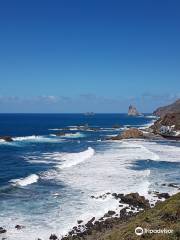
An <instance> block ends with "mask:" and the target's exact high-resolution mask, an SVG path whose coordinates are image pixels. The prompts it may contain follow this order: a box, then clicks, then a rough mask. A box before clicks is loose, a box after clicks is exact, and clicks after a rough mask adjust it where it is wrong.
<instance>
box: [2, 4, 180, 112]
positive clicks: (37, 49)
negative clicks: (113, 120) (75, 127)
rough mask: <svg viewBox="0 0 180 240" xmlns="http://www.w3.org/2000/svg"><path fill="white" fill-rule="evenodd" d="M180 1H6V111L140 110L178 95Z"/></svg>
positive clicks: (4, 85) (157, 104)
mask: <svg viewBox="0 0 180 240" xmlns="http://www.w3.org/2000/svg"><path fill="white" fill-rule="evenodd" d="M179 9H180V2H179V1H178V0H171V1H170V0H165V1H163V2H162V1H157V0H156V1H155V0H149V1H144V0H137V1H133V0H127V1H117V0H111V1H110V0H104V1H102V0H96V1H95V0H91V1H83V0H77V1H73V0H62V1H58V0H54V1H50V0H43V1H42V0H36V1H35V0H27V1H23V0H16V1H13V0H6V1H2V2H1V3H0V32H1V37H0V83H1V85H0V112H1V113H6V112H8V113H10V112H12V113H15V112H22V113H25V112H29V113H43V112H47V113H55V112H57V113H63V112H69V113H71V112H72V113H74V112H77V113H78V112H87V111H93V112H99V113H105V112H107V113H110V112H113V113H114V112H127V108H128V106H129V105H130V104H134V105H136V106H137V108H138V110H139V111H140V112H152V111H153V110H154V109H155V108H157V107H159V106H162V105H166V104H169V103H171V102H173V101H175V100H176V99H178V98H180V84H179V83H180V66H179V63H180V45H179V42H180V14H179Z"/></svg>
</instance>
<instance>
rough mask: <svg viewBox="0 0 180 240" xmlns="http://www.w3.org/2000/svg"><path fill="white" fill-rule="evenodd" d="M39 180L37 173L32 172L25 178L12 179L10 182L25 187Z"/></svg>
mask: <svg viewBox="0 0 180 240" xmlns="http://www.w3.org/2000/svg"><path fill="white" fill-rule="evenodd" d="M38 180H39V176H38V175H36V174H31V175H29V176H28V177H25V178H19V179H12V180H10V183H11V184H12V185H13V186H21V187H25V186H27V185H30V184H32V183H36V182H37V181H38Z"/></svg>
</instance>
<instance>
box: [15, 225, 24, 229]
mask: <svg viewBox="0 0 180 240" xmlns="http://www.w3.org/2000/svg"><path fill="white" fill-rule="evenodd" d="M15 228H16V229H17V230H21V229H22V228H25V226H22V225H16V226H15Z"/></svg>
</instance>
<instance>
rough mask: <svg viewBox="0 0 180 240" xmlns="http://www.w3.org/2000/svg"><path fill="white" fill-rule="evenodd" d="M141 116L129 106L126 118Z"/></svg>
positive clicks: (133, 107)
mask: <svg viewBox="0 0 180 240" xmlns="http://www.w3.org/2000/svg"><path fill="white" fill-rule="evenodd" d="M140 115H141V114H140V113H139V112H138V110H137V109H136V107H135V106H133V105H130V106H129V110H128V116H140Z"/></svg>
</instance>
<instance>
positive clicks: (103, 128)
mask: <svg viewBox="0 0 180 240" xmlns="http://www.w3.org/2000/svg"><path fill="white" fill-rule="evenodd" d="M152 120H153V118H151V116H149V115H148V114H147V115H146V116H143V117H129V116H127V114H95V115H93V116H85V115H83V114H0V135H1V136H3V135H5V136H7V135H10V136H12V137H13V140H14V141H13V142H9V143H7V142H4V141H0V226H3V227H5V228H6V229H8V232H7V234H6V237H7V238H8V239H9V240H14V239H18V240H20V239H23V240H26V239H27V240H29V239H31V240H33V239H34V240H35V239H37V237H40V238H42V239H44V240H45V239H48V238H49V235H50V234H51V233H56V234H57V235H58V236H61V235H63V234H65V233H67V232H68V230H70V229H71V228H72V227H73V226H74V225H76V223H77V220H78V219H83V220H84V221H87V220H88V219H90V218H91V217H92V216H96V217H97V218H98V217H101V216H102V215H103V214H104V213H105V212H106V211H107V210H109V209H114V210H117V209H118V202H117V201H116V200H114V199H112V198H111V197H109V198H106V199H101V200H94V199H92V198H91V196H92V195H97V196H98V195H100V194H103V193H106V192H108V191H110V192H119V193H120V192H121V193H128V192H132V191H136V192H139V193H140V194H143V195H145V196H146V197H148V198H149V199H151V200H152V201H154V200H155V199H154V198H153V195H151V194H150V192H152V191H153V190H156V191H157V190H158V191H166V192H167V191H168V192H169V193H174V192H175V191H176V189H174V188H169V187H167V186H165V187H162V184H164V183H166V184H168V183H175V184H179V182H180V144H179V143H178V142H175V141H167V140H165V141H147V140H146V141H145V140H135V139H133V140H124V141H121V142H117V141H110V140H107V138H108V137H109V136H113V135H116V134H118V133H119V132H121V131H122V130H124V129H125V128H127V127H138V128H144V127H145V126H148V125H149V124H151V122H152ZM85 124H88V125H89V126H90V127H93V128H97V130H96V131H90V130H82V129H78V126H84V125H85ZM114 124H119V125H120V126H121V127H120V128H119V129H115V128H113V127H112V126H113V125H114ZM67 127H68V128H69V130H67V129H65V130H64V129H63V128H67ZM63 131H64V132H65V133H66V134H65V135H64V136H56V135H55V133H57V132H63ZM17 224H22V225H24V226H25V228H24V229H23V230H21V231H17V230H16V229H15V228H14V226H15V225H17Z"/></svg>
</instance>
